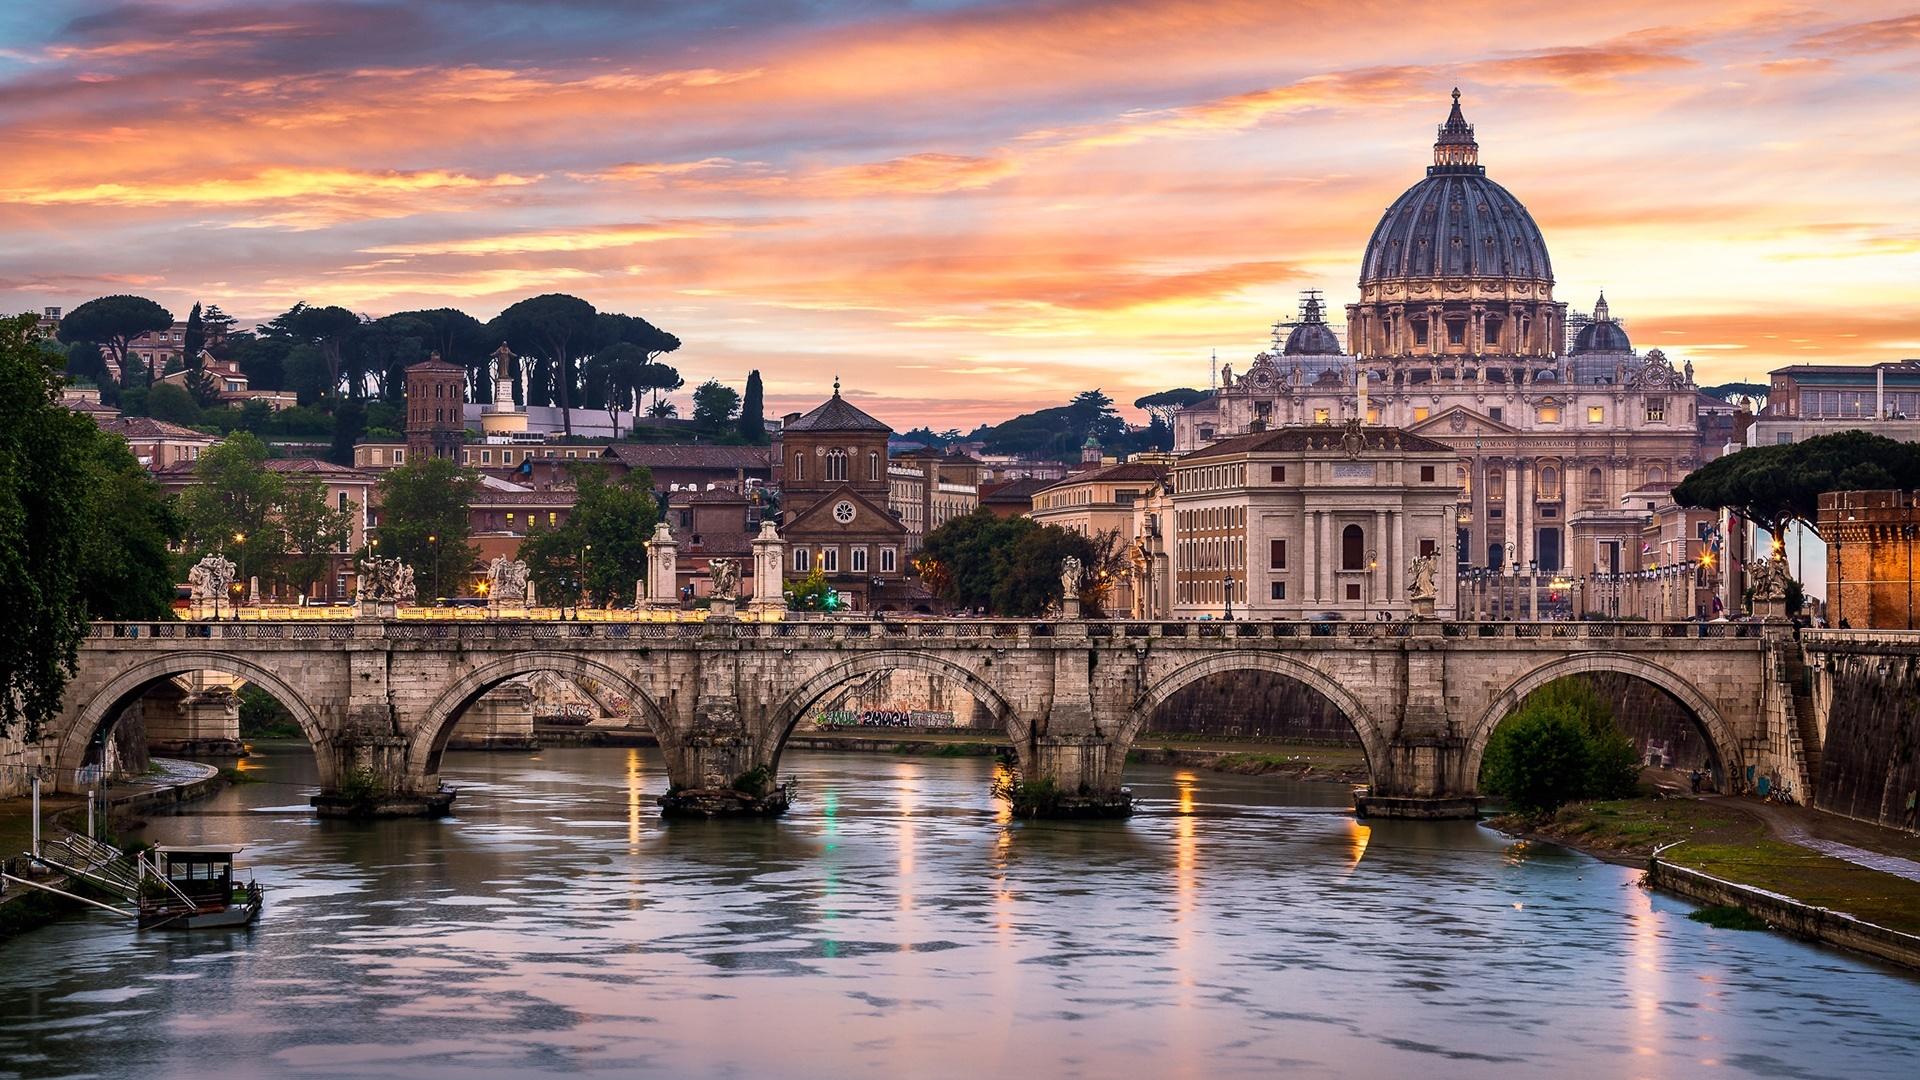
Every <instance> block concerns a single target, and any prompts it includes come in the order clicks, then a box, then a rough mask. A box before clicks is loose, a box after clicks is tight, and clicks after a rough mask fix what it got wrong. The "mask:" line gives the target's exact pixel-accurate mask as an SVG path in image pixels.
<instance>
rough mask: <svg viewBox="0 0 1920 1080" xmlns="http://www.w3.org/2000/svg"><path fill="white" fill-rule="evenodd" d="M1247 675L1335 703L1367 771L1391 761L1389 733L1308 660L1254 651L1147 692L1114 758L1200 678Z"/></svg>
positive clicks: (1208, 662)
mask: <svg viewBox="0 0 1920 1080" xmlns="http://www.w3.org/2000/svg"><path fill="white" fill-rule="evenodd" d="M1243 671H1264V672H1267V673H1269V674H1273V675H1279V676H1282V677H1285V678H1289V679H1292V680H1294V681H1295V682H1298V683H1301V684H1302V685H1304V686H1307V687H1308V688H1310V689H1312V690H1315V691H1317V692H1318V693H1319V694H1320V695H1321V696H1322V697H1324V698H1326V699H1327V700H1328V701H1330V702H1332V703H1333V706H1334V708H1336V709H1339V710H1340V712H1341V714H1342V715H1344V716H1345V717H1346V718H1347V722H1348V723H1350V724H1352V725H1353V730H1354V733H1355V734H1357V735H1359V736H1360V747H1361V750H1362V751H1363V752H1364V753H1365V754H1366V757H1367V770H1368V771H1369V772H1371V773H1373V774H1374V775H1376V776H1377V775H1379V771H1380V768H1381V766H1382V765H1383V764H1384V763H1385V762H1386V761H1387V756H1386V745H1387V740H1386V734H1385V733H1384V732H1383V731H1381V729H1380V725H1379V722H1378V721H1377V720H1375V719H1374V716H1373V713H1372V712H1371V711H1370V710H1369V709H1368V708H1367V707H1366V706H1365V705H1364V704H1362V703H1361V702H1360V699H1359V698H1356V697H1354V696H1353V694H1352V693H1351V692H1349V691H1348V690H1347V689H1346V688H1345V687H1343V686H1341V685H1340V683H1339V682H1337V681H1335V680H1334V678H1333V677H1332V676H1330V675H1328V674H1326V673H1325V672H1323V671H1321V670H1320V669H1319V668H1317V667H1314V666H1313V665H1312V664H1309V663H1307V662H1306V661H1304V660H1298V659H1295V658H1294V657H1292V656H1289V655H1286V654H1283V653H1275V652H1260V651H1254V650H1246V651H1235V652H1228V653H1216V654H1214V655H1212V656H1209V657H1207V658H1206V659H1204V660H1201V661H1200V662H1199V663H1196V664H1185V665H1182V666H1181V667H1179V668H1176V669H1175V670H1174V671H1173V672H1172V673H1170V674H1168V675H1166V676H1164V677H1162V678H1161V679H1160V680H1159V681H1158V682H1156V683H1154V684H1153V685H1152V686H1150V687H1148V688H1147V689H1146V691H1145V692H1143V693H1142V694H1141V695H1140V697H1139V699H1138V700H1136V701H1135V702H1134V703H1133V708H1132V709H1130V710H1129V711H1128V713H1127V719H1126V726H1125V727H1123V728H1122V729H1121V732H1120V738H1119V740H1118V742H1117V744H1116V748H1115V750H1114V753H1115V754H1116V755H1117V756H1118V757H1119V758H1120V759H1121V760H1124V759H1125V756H1126V752H1127V750H1128V748H1130V747H1132V746H1133V741H1134V739H1135V738H1136V737H1138V736H1139V734H1140V732H1141V731H1143V730H1145V729H1146V726H1147V724H1148V723H1149V722H1150V721H1151V720H1152V719H1153V713H1154V710H1156V709H1158V708H1159V707H1160V706H1161V705H1164V704H1166V702H1167V700H1168V699H1169V698H1171V697H1173V696H1174V695H1175V694H1177V693H1179V692H1180V691H1182V690H1184V689H1186V688H1187V687H1189V686H1192V685H1193V684H1194V683H1197V682H1199V681H1201V680H1202V679H1207V678H1211V677H1213V676H1215V675H1231V674H1234V673H1237V672H1243Z"/></svg>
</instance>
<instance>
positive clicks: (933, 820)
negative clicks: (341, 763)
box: [0, 746, 1920, 1080]
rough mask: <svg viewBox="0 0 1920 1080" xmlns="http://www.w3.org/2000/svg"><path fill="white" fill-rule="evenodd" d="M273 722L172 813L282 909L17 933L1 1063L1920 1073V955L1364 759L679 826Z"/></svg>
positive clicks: (837, 772) (630, 793) (644, 796)
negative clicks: (1047, 793) (305, 739)
mask: <svg viewBox="0 0 1920 1080" xmlns="http://www.w3.org/2000/svg"><path fill="white" fill-rule="evenodd" d="M264 750H265V753H264V755H263V756H259V757H256V758H255V759H253V761H252V762H251V765H252V767H254V768H255V769H257V772H256V773H255V775H257V776H260V777H263V778H264V782H261V783H254V784H246V785H240V786H236V787H233V788H230V789H229V790H227V791H226V792H225V793H223V794H221V795H220V796H218V797H217V798H215V799H213V800H210V801H207V802H205V803H201V804H198V805H196V806H194V807H192V808H191V812H190V813H187V814H182V815H179V816H168V817H161V818H156V819H155V820H154V821H153V823H152V824H151V826H150V827H149V829H148V833H147V835H148V836H149V837H150V838H152V839H155V840H160V841H165V842H208V843H213V842H220V843H245V844H247V845H249V846H248V850H247V852H246V853H245V855H243V856H242V858H243V859H247V860H249V861H250V862H251V865H252V866H253V867H254V869H255V872H256V874H257V876H258V879H259V880H260V881H261V883H262V884H263V885H265V886H266V888H267V890H268V893H267V896H268V902H267V909H266V913H265V914H264V916H263V917H262V919H261V921H260V922H259V924H258V925H256V926H254V927H253V928H251V929H249V930H243V931H200V932H193V933H164V932H149V933H146V934H138V933H135V932H134V931H132V930H131V929H130V928H128V927H126V926H124V925H121V924H120V923H119V922H117V921H116V920H115V919H114V917H112V916H109V915H106V914H104V913H98V914H95V915H89V916H83V917H76V918H74V919H71V920H69V921H66V922H63V923H60V924H57V925H55V926H51V927H48V928H45V929H42V930H38V931H35V932H33V933H31V934H29V935H27V936H25V937H23V938H19V939H16V940H15V941H13V942H11V943H10V944H7V945H5V946H0V1075H23V1076H36V1077H38V1076H82V1075H85V1076H103V1077H195V1078H198V1077H210V1076H301V1077H360V1076H405V1077H448V1078H452V1077H460V1078H470V1077H478V1078H491V1077H518V1076H528V1075H548V1074H552V1075H559V1074H566V1075H569V1076H598V1075H608V1076H612V1075H635V1074H649V1073H658V1074H662V1075H673V1076H677V1077H753V1078H760V1077H789V1076H791V1077H822V1078H826V1077H833V1078H843V1077H901V1076H916V1077H966V1078H970V1080H977V1078H980V1077H986V1076H992V1077H1005V1078H1019V1077H1028V1076H1047V1077H1096V1078H1109V1077H1134V1076H1142V1077H1202V1076H1205V1077H1213V1076H1272V1075H1275V1074H1279V1073H1285V1074H1287V1075H1291V1076H1302V1077H1319V1076H1328V1077H1405V1076H1419V1077H1423V1078H1436V1077H1501V1076H1540V1075H1546V1074H1550V1073H1551V1074H1558V1075H1560V1076H1562V1077H1612V1076H1620V1077H1643V1076H1644V1077H1688V1078H1694V1077H1702V1076H1765V1077H1836V1076H1846V1077H1870V1076H1887V1077H1904V1078H1911V1077H1913V1076H1916V1075H1920V981H1916V980H1914V979H1912V978H1910V977H1907V976H1904V975H1900V974H1897V973H1894V972H1892V971H1890V970H1888V969H1885V968H1881V967H1877V966H1875V965H1874V964H1871V963H1869V962H1866V961H1863V960H1859V959H1855V958H1853V957H1850V956H1848V955H1846V954H1843V953H1839V952H1835V951H1831V950H1826V949H1821V948H1817V947H1814V946H1810V945H1805V944H1801V943H1798V942H1794V941H1790V940H1787V939H1785V938H1782V937H1780V936H1777V935H1774V934H1768V933H1742V932H1738V931H1729V930H1716V929H1713V928H1710V927H1707V926H1704V925H1702V924H1699V923H1695V922H1692V921H1689V920H1688V919H1687V918H1686V917H1685V916H1686V912H1687V911H1688V910H1690V908H1689V907H1688V905H1686V904H1684V903H1681V902H1679V901H1675V900H1669V899H1666V898H1664V897H1658V896H1651V895H1649V894H1648V893H1646V892H1645V891H1643V890H1641V889H1640V888H1638V887H1637V886H1636V885H1635V884H1634V879H1635V877H1636V876H1637V875H1636V873H1635V872H1633V871H1630V870H1626V869H1622V868H1619V867H1614V866H1609V865H1606V864H1604V863H1600V862H1597V861H1595V860H1592V859H1589V858H1586V857H1585V856H1581V855H1577V854H1573V853H1570V852H1566V851H1562V850H1559V849H1555V848H1551V847H1543V846H1537V845H1536V846H1528V845H1520V844H1515V843H1513V842H1510V841H1508V840H1506V839H1504V838H1503V837H1501V836H1500V835H1498V834H1496V833H1493V832H1491V831H1488V830H1486V829H1483V828H1480V827H1478V826H1476V825H1474V824H1471V823H1462V822H1450V823H1432V824H1427V823H1392V822H1383V823H1378V824H1375V825H1372V826H1368V825H1365V824H1361V823H1359V822H1356V821H1355V820H1354V819H1353V818H1352V816H1351V815H1350V814H1348V813H1346V812H1345V810H1344V805H1345V802H1346V792H1345V791H1344V790H1343V789H1341V788H1339V787H1337V786H1334V785H1314V784H1285V783H1276V782H1274V781H1270V780H1258V779H1250V778H1243V777H1234V776H1226V775H1221V774H1215V773H1208V772H1187V771H1179V770H1167V769H1158V770H1155V769H1149V768H1137V769H1134V770H1131V771H1130V772H1129V780H1130V782H1132V784H1133V786H1134V790H1135V792H1136V794H1138V795H1140V796H1143V797H1144V798H1145V800H1146V803H1145V805H1144V806H1143V808H1142V810H1141V812H1140V813H1139V814H1137V815H1136V816H1135V817H1134V818H1133V819H1132V820H1130V821H1128V822H1125V823H1085V824H1082V823H1012V822H1009V821H1008V820H1006V819H1005V817H1004V816H1003V815H1002V814H1001V812H1000V811H999V810H998V808H997V807H996V805H995V804H994V802H993V801H992V799H991V798H990V797H989V796H988V793H987V792H988V786H989V782H990V780H991V774H992V770H993V768H994V766H993V764H992V763H991V762H990V761H987V760H983V759H957V760H956V759H934V758H891V757H882V756H864V755H852V754H849V755H833V756H828V755H809V754H800V753H794V754H789V755H787V756H786V758H785V762H784V764H785V767H786V768H787V769H788V770H789V771H790V772H792V773H793V774H794V775H796V776H798V777H799V778H800V780H801V784H802V787H801V796H800V801H799V802H798V804H797V805H796V807H795V808H794V810H793V812H792V813H790V814H789V815H788V816H787V817H786V818H785V819H784V820H782V821H779V822H775V823H749V822H716V823H706V822H672V823H667V822H662V821H661V820H660V819H659V818H658V816H657V813H656V810H655V807H654V804H653V798H654V796H656V795H658V794H659V793H660V792H661V791H662V790H664V788H665V778H664V775H663V773H662V771H661V769H660V767H659V761H658V759H657V757H655V756H654V755H653V753H652V752H651V751H630V750H623V749H577V750H557V751H547V752H544V753H540V754H534V755H508V754H494V755H487V754H457V753H450V754H448V755H447V756H446V761H445V775H446V777H447V778H448V779H449V780H450V781H451V782H452V783H454V784H455V785H457V786H459V787H460V788H461V789H462V790H461V795H460V798H459V800H458V801H457V802H456V804H455V806H456V809H457V811H458V813H457V816H456V817H454V818H451V819H448V820H444V821H438V822H424V821H396V822H384V823H380V824H377V825H371V826H356V825H349V824H343V823H335V822H321V821H317V820H315V819H314V818H313V817H312V816H311V814H310V813H309V811H308V810H307V808H306V806H305V805H304V803H305V795H306V794H307V793H308V792H310V791H311V790H312V788H311V781H312V775H313V774H312V762H311V758H310V757H309V756H308V754H307V752H306V751H305V750H304V748H295V747H289V746H269V747H266V748H264Z"/></svg>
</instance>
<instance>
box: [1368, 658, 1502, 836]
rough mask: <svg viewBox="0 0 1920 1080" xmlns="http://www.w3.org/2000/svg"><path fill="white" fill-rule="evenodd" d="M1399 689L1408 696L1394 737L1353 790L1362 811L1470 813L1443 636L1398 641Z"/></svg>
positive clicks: (1472, 800) (1429, 815)
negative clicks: (1449, 696) (1361, 788)
mask: <svg viewBox="0 0 1920 1080" xmlns="http://www.w3.org/2000/svg"><path fill="white" fill-rule="evenodd" d="M1400 647H1401V650H1402V663H1401V665H1400V678H1401V683H1400V687H1399V690H1400V695H1401V698H1402V700H1404V701H1405V702H1406V706H1405V710H1404V712H1403V719H1402V721H1401V723H1400V726H1399V730H1398V731H1397V732H1396V734H1395V737H1394V738H1393V740H1392V741H1391V743H1389V744H1388V745H1387V746H1386V747H1385V748H1384V752H1383V753H1382V754H1381V756H1382V757H1383V758H1384V760H1382V761H1375V762H1371V764H1372V766H1373V777H1372V781H1371V783H1369V784H1368V786H1367V788H1366V789H1365V790H1364V791H1361V792H1356V793H1355V795H1354V798H1353V804H1354V810H1355V811H1356V812H1358V813H1359V815H1360V816H1361V817H1381V818H1415V819H1435V818H1471V817H1474V816H1476V815H1477V814H1478V813H1479V807H1480V799H1479V796H1478V795H1476V794H1475V786H1474V780H1473V778H1470V777H1463V776H1462V775H1461V771H1462V770H1463V769H1464V767H1465V762H1466V751H1467V746H1466V739H1465V738H1464V737H1463V736H1462V735H1461V734H1460V733H1459V732H1458V730H1457V725H1456V724H1454V723H1453V722H1451V721H1450V720H1449V719H1448V714H1447V655H1448V647H1447V644H1446V640H1445V639H1444V638H1440V637H1438V636H1434V635H1433V634H1432V633H1430V632H1429V633H1427V634H1419V633H1417V632H1416V636H1413V637H1408V638H1406V639H1403V640H1402V642H1401V646H1400Z"/></svg>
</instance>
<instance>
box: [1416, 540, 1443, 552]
mask: <svg viewBox="0 0 1920 1080" xmlns="http://www.w3.org/2000/svg"><path fill="white" fill-rule="evenodd" d="M1439 550H1440V542H1439V541H1437V540H1435V539H1434V538H1433V537H1431V536H1425V537H1421V539H1420V554H1422V555H1433V554H1437V553H1438V552H1439Z"/></svg>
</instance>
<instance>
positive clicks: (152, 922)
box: [140, 844, 261, 930]
mask: <svg viewBox="0 0 1920 1080" xmlns="http://www.w3.org/2000/svg"><path fill="white" fill-rule="evenodd" d="M240 851H241V846H240V845H239V844H205V845H198V846H177V847H158V848H155V849H154V851H153V867H154V870H155V871H156V872H157V874H158V880H149V881H148V882H147V884H146V886H145V887H144V888H143V889H142V890H141V894H140V928H141V929H142V930H157V929H167V930H200V929H206V928H210V927H222V926H245V925H247V924H248V923H251V922H252V921H253V920H255V919H257V918H259V917H260V904H261V897H260V886H259V884H258V883H256V882H253V881H248V882H247V883H246V884H244V885H242V884H240V883H238V882H236V881H235V880H234V878H233V857H234V856H235V855H236V854H238V853H239V852H240Z"/></svg>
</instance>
